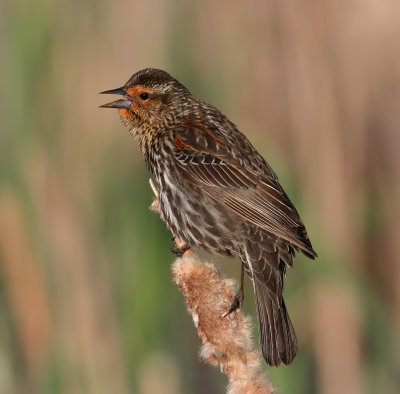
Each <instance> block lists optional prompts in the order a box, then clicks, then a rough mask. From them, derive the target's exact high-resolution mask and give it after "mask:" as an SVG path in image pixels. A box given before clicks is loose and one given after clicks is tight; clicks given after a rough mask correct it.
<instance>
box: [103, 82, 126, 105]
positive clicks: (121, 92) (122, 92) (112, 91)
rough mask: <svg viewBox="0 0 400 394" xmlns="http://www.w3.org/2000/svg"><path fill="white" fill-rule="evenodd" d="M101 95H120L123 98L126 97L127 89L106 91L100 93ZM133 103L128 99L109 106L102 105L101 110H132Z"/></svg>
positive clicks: (114, 102) (113, 102)
mask: <svg viewBox="0 0 400 394" xmlns="http://www.w3.org/2000/svg"><path fill="white" fill-rule="evenodd" d="M100 94H120V95H121V96H125V95H126V91H125V88H123V87H122V88H117V89H111V90H106V91H104V92H100ZM131 104H132V102H131V101H129V100H126V99H119V100H116V101H112V102H111V103H108V104H103V105H100V107H101V108H126V109H130V107H131Z"/></svg>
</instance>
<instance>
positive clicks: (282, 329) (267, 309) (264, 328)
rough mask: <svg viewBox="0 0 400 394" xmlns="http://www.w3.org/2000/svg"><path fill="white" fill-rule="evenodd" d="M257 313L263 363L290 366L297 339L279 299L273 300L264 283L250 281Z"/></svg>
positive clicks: (255, 278)
mask: <svg viewBox="0 0 400 394" xmlns="http://www.w3.org/2000/svg"><path fill="white" fill-rule="evenodd" d="M252 282H253V287H254V295H255V300H256V305H257V313H258V330H259V333H260V343H261V349H262V354H263V356H264V358H265V361H266V362H267V363H268V364H269V365H271V366H278V365H279V364H280V363H281V362H283V363H284V364H286V365H288V364H290V363H291V362H292V361H293V359H294V357H295V356H296V353H297V339H296V334H295V332H294V328H293V326H292V322H291V321H290V318H289V315H288V313H287V310H286V306H285V302H284V301H283V298H282V297H281V299H280V301H279V305H278V302H277V300H273V299H272V297H271V292H270V291H268V288H267V286H266V284H265V283H261V282H260V281H259V280H258V279H257V277H253V279H252Z"/></svg>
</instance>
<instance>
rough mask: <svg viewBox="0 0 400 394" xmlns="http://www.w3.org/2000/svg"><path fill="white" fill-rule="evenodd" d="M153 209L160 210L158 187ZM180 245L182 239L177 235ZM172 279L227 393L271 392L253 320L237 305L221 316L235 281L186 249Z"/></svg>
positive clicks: (202, 354)
mask: <svg viewBox="0 0 400 394" xmlns="http://www.w3.org/2000/svg"><path fill="white" fill-rule="evenodd" d="M150 185H151V187H152V189H153V192H154V194H155V196H156V200H155V201H154V202H153V204H152V205H151V207H150V208H151V209H152V210H153V211H155V212H159V206H158V199H157V197H158V196H157V190H156V189H155V187H154V184H153V183H152V181H151V180H150ZM175 243H176V245H177V247H180V246H182V245H183V242H182V241H181V240H179V239H178V238H177V237H175ZM172 274H173V281H174V283H176V285H177V286H178V288H179V290H181V291H182V293H183V295H184V297H185V300H186V304H187V307H188V310H189V312H190V313H191V315H192V318H193V322H194V325H195V327H196V328H197V332H198V335H199V337H200V338H201V340H202V342H203V346H202V348H201V351H200V357H201V359H202V360H203V361H205V362H207V363H209V364H212V365H214V366H219V367H220V368H221V371H222V372H223V373H225V374H226V375H227V376H228V379H229V384H228V390H227V392H228V394H239V393H241V394H269V393H272V392H273V391H274V389H273V387H272V385H271V384H270V383H269V382H268V380H267V379H266V377H265V376H264V374H263V373H262V370H261V365H262V364H261V357H260V354H259V352H258V351H256V349H255V347H254V343H253V339H252V335H251V332H252V322H251V319H250V318H249V317H248V316H245V315H244V314H243V312H242V311H241V310H240V309H238V310H236V311H235V312H233V313H231V314H230V315H228V316H227V317H222V316H223V315H224V314H225V313H226V311H227V310H228V309H229V307H230V305H231V303H232V300H233V298H234V296H235V283H234V281H233V280H230V279H226V278H224V277H223V276H222V275H221V274H220V273H219V272H218V271H217V270H216V268H215V267H214V266H213V265H212V264H209V263H204V262H202V261H201V260H200V259H199V258H198V257H197V256H196V255H195V254H194V253H193V252H191V251H190V250H188V251H186V252H185V253H184V254H183V256H182V257H181V258H178V259H177V260H176V261H175V262H174V263H173V265H172Z"/></svg>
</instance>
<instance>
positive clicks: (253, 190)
mask: <svg viewBox="0 0 400 394" xmlns="http://www.w3.org/2000/svg"><path fill="white" fill-rule="evenodd" d="M212 135H213V134H212V132H211V131H210V130H207V132H203V133H202V128H201V126H198V125H197V126H196V127H193V128H192V129H190V127H189V126H186V127H185V128H179V129H177V130H175V133H174V138H175V140H176V138H179V144H177V145H176V146H175V151H174V152H173V153H174V157H175V159H176V163H177V165H178V167H179V168H180V173H181V175H182V176H183V178H184V179H186V180H187V181H189V182H191V183H193V184H195V185H197V186H199V187H201V188H202V190H204V191H205V193H207V194H208V195H209V196H210V197H211V198H213V199H215V200H216V201H218V202H219V203H221V204H222V205H224V206H225V207H227V208H229V209H231V210H232V211H234V212H236V213H237V214H238V215H240V216H241V217H243V218H244V219H246V220H248V221H249V222H251V223H254V224H255V225H257V226H259V227H261V228H264V229H265V230H267V231H269V232H271V233H273V234H276V235H278V236H279V237H282V238H283V239H286V240H288V241H289V242H291V243H292V244H294V245H296V246H297V247H299V248H300V249H301V250H302V251H303V252H304V253H305V254H306V255H307V256H309V257H311V258H314V257H316V253H315V252H314V250H313V249H312V246H311V243H310V240H309V239H308V236H307V232H306V230H305V227H304V225H303V223H302V221H301V219H300V217H299V215H298V213H297V211H296V209H295V207H294V206H293V204H292V202H291V201H290V199H289V198H288V196H287V195H286V193H285V192H284V191H283V189H282V187H281V186H280V184H279V182H278V179H277V177H276V175H275V173H274V172H273V171H272V169H271V168H270V167H269V166H268V165H267V164H266V163H265V161H264V160H263V159H262V158H261V156H259V155H258V154H257V155H256V157H255V160H256V161H257V163H256V165H253V163H252V162H251V161H250V159H249V158H248V157H246V156H245V155H240V154H238V153H236V152H235V157H233V155H229V152H230V149H229V147H228V143H226V145H227V146H224V145H223V142H224V141H223V140H222V139H221V136H219V138H218V144H217V147H218V149H217V148H215V146H216V143H215V142H214V141H208V140H210V139H212V138H213V136H212ZM182 146H184V149H183V148H182ZM239 153H240V152H239Z"/></svg>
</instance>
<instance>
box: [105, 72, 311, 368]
mask: <svg viewBox="0 0 400 394" xmlns="http://www.w3.org/2000/svg"><path fill="white" fill-rule="evenodd" d="M102 93H108V94H120V95H122V96H123V98H122V99H120V100H117V101H114V102H112V103H109V104H105V105H103V106H102V107H107V108H119V111H120V115H121V120H122V122H123V123H124V125H125V126H127V127H129V129H130V133H131V134H133V135H134V136H135V138H136V140H137V141H138V143H139V147H140V150H141V151H142V154H143V156H144V159H145V162H146V165H147V167H148V169H149V170H150V172H151V173H152V174H153V175H154V177H155V179H156V183H157V188H158V195H159V204H160V210H161V217H162V219H163V220H164V221H165V222H166V223H167V225H168V226H169V228H170V229H171V231H172V232H173V233H174V234H175V235H176V236H178V237H179V238H180V239H182V240H184V241H185V242H186V243H187V245H188V246H189V247H190V246H198V247H199V248H201V249H203V250H206V251H207V252H210V253H217V254H220V255H238V256H239V257H240V259H241V260H242V267H243V266H244V268H245V269H246V272H247V274H248V275H249V277H250V279H251V281H252V283H253V287H254V294H255V299H256V304H257V312H258V322H259V333H260V342H261V348H262V353H263V356H264V358H265V360H266V361H267V363H268V364H270V365H273V366H277V365H279V364H280V363H281V362H283V363H285V364H290V363H291V362H292V361H293V359H294V357H295V355H296V352H297V339H296V335H295V332H294V329H293V326H292V323H291V321H290V318H289V315H288V313H287V311H286V307H285V303H284V301H283V298H282V290H283V277H284V274H285V271H286V266H289V267H292V266H293V258H294V255H295V250H300V251H301V252H303V253H304V254H305V255H306V256H308V257H310V258H311V259H314V258H315V257H316V256H317V254H316V253H315V252H314V250H313V248H312V246H311V242H310V240H309V238H308V236H307V232H306V229H305V227H304V225H303V223H302V221H301V219H300V217H299V214H298V213H297V211H296V208H295V207H294V205H293V204H292V202H291V201H290V200H289V197H288V196H287V195H286V193H285V192H284V190H283V189H282V187H281V185H280V184H279V182H278V178H277V176H276V175H275V173H274V171H273V170H272V168H271V167H270V166H269V165H268V164H267V163H266V162H265V160H264V159H263V158H262V157H261V155H260V154H259V153H258V152H257V151H256V150H255V149H254V147H253V145H251V143H250V142H249V141H248V139H247V138H246V137H245V136H244V135H243V134H242V133H241V132H240V131H239V130H238V129H237V128H236V126H235V125H234V124H233V123H232V122H231V121H230V120H229V119H228V118H227V117H226V116H225V115H223V114H222V113H221V112H220V111H219V110H218V109H217V108H215V107H213V106H212V105H209V104H206V103H204V102H202V101H200V100H198V99H197V98H195V97H193V96H192V95H191V94H190V92H189V91H188V90H187V89H186V88H185V87H184V86H183V85H182V84H180V83H179V82H178V81H177V80H176V79H174V78H173V77H171V76H170V75H169V74H168V73H166V72H165V71H162V70H157V69H145V70H142V71H139V72H137V73H136V74H134V75H133V76H132V78H131V79H130V80H129V81H128V82H127V83H126V84H125V85H124V86H123V87H121V88H118V89H113V90H108V91H105V92H102ZM242 300H243V297H242V293H241V294H240V296H239V298H238V299H236V304H235V303H233V304H232V307H231V309H230V311H232V310H234V308H235V307H237V305H240V304H241V301H242Z"/></svg>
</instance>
